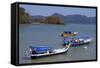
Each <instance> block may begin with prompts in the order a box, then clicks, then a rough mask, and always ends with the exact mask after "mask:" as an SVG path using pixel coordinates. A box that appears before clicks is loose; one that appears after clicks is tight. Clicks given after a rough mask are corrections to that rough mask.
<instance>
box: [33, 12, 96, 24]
mask: <svg viewBox="0 0 100 68" xmlns="http://www.w3.org/2000/svg"><path fill="white" fill-rule="evenodd" d="M51 16H56V17H59V18H60V19H62V20H63V21H64V23H72V24H95V22H96V18H95V17H87V16H84V15H79V14H73V15H67V16H64V15H62V14H59V13H54V14H52V15H51ZM44 18H45V16H40V15H36V16H32V19H33V20H34V19H44Z"/></svg>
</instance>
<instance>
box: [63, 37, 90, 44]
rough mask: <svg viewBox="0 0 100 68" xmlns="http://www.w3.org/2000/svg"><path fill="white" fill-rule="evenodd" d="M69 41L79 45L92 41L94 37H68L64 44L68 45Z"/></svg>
mask: <svg viewBox="0 0 100 68" xmlns="http://www.w3.org/2000/svg"><path fill="white" fill-rule="evenodd" d="M69 41H70V42H71V45H72V46H79V45H83V44H88V43H90V42H91V41H92V38H90V37H81V36H75V37H67V38H66V39H65V40H64V45H67V43H68V42H69Z"/></svg>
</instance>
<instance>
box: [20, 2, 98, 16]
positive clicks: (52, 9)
mask: <svg viewBox="0 0 100 68" xmlns="http://www.w3.org/2000/svg"><path fill="white" fill-rule="evenodd" d="M20 7H23V8H24V9H25V10H26V12H27V13H29V14H30V15H31V16H33V15H43V16H49V15H52V14H54V13H60V14H62V15H72V14H80V15H85V16H88V17H94V16H96V9H94V8H76V7H56V6H41V5H24V4H22V5H21V4H20Z"/></svg>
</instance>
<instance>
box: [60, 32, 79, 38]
mask: <svg viewBox="0 0 100 68" xmlns="http://www.w3.org/2000/svg"><path fill="white" fill-rule="evenodd" d="M77 34H78V32H72V31H64V32H63V33H61V37H63V38H66V37H69V36H76V35H77Z"/></svg>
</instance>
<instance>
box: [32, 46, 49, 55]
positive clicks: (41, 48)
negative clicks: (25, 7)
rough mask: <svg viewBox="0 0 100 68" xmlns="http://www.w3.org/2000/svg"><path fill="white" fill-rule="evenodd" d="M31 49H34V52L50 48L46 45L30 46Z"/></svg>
mask: <svg viewBox="0 0 100 68" xmlns="http://www.w3.org/2000/svg"><path fill="white" fill-rule="evenodd" d="M31 49H33V50H35V52H36V53H44V52H46V51H47V50H50V49H51V48H50V47H46V46H31Z"/></svg>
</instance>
